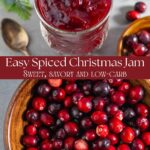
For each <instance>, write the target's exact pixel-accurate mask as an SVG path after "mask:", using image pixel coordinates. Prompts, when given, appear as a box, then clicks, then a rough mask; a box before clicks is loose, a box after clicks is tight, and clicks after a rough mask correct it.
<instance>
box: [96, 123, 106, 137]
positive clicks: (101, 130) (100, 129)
mask: <svg viewBox="0 0 150 150" xmlns="http://www.w3.org/2000/svg"><path fill="white" fill-rule="evenodd" d="M96 134H97V135H98V136H99V137H100V138H106V137H107V136H108V134H109V129H108V126H107V125H99V126H97V128H96Z"/></svg>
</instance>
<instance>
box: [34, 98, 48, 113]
mask: <svg viewBox="0 0 150 150" xmlns="http://www.w3.org/2000/svg"><path fill="white" fill-rule="evenodd" d="M32 107H33V108H34V109H35V110H37V111H43V110H44V109H45V108H46V100H45V99H44V98H42V97H35V98H34V99H33V101H32Z"/></svg>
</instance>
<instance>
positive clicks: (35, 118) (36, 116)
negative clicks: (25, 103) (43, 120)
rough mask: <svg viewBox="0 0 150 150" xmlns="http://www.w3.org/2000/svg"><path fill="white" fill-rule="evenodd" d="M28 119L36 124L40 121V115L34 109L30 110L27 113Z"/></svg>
mask: <svg viewBox="0 0 150 150" xmlns="http://www.w3.org/2000/svg"><path fill="white" fill-rule="evenodd" d="M26 119H27V120H28V121H29V122H31V123H34V122H36V121H38V119H39V113H38V112H37V111H35V110H33V109H30V110H28V111H27V112H26Z"/></svg>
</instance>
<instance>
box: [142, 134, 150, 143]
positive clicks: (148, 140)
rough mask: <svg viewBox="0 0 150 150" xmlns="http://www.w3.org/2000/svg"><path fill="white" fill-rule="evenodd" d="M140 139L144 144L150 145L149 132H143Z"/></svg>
mask: <svg viewBox="0 0 150 150" xmlns="http://www.w3.org/2000/svg"><path fill="white" fill-rule="evenodd" d="M142 140H143V142H144V143H145V145H146V146H150V132H145V133H143V134H142Z"/></svg>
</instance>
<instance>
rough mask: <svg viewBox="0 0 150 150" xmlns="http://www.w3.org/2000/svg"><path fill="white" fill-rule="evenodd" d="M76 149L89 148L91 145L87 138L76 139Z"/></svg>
mask: <svg viewBox="0 0 150 150" xmlns="http://www.w3.org/2000/svg"><path fill="white" fill-rule="evenodd" d="M74 149H75V150H89V146H88V143H87V142H86V141H85V140H82V139H79V140H76V141H75V144H74Z"/></svg>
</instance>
